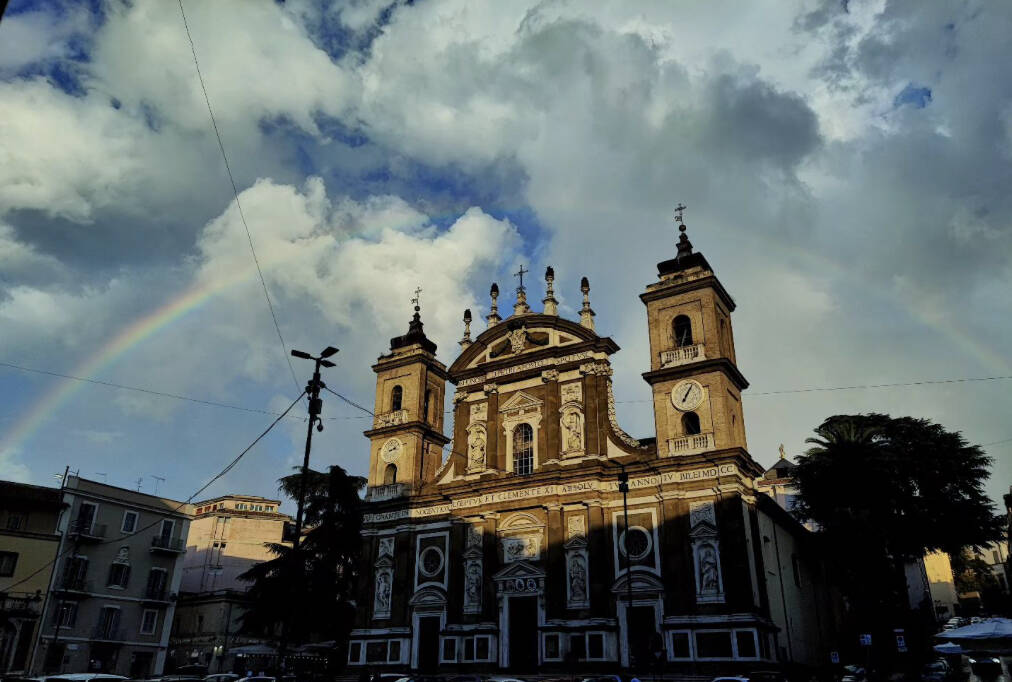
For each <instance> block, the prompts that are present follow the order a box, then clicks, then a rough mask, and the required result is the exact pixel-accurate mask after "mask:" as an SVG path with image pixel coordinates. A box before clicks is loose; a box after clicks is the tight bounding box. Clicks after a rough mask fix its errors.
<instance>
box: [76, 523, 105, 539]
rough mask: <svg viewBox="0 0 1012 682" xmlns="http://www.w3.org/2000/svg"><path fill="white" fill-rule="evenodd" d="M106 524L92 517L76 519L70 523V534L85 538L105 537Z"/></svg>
mask: <svg viewBox="0 0 1012 682" xmlns="http://www.w3.org/2000/svg"><path fill="white" fill-rule="evenodd" d="M105 531H106V526H105V524H104V523H95V522H94V521H93V520H91V519H74V520H73V521H71V523H70V534H71V535H80V536H81V537H85V538H104V537H105Z"/></svg>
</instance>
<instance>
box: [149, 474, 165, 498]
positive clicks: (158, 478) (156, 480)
mask: <svg viewBox="0 0 1012 682" xmlns="http://www.w3.org/2000/svg"><path fill="white" fill-rule="evenodd" d="M151 478H153V479H155V495H157V494H158V484H159V483H165V479H164V478H163V477H162V476H155V475H154V474H152V475H151Z"/></svg>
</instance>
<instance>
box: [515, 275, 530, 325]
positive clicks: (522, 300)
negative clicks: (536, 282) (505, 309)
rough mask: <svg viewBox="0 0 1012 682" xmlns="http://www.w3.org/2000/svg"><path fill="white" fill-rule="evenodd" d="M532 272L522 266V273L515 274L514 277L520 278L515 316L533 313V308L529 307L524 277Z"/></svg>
mask: <svg viewBox="0 0 1012 682" xmlns="http://www.w3.org/2000/svg"><path fill="white" fill-rule="evenodd" d="M528 272H530V270H524V266H523V265H521V266H520V272H517V273H514V277H519V278H520V285H519V286H518V287H517V302H516V303H514V304H513V314H514V315H526V314H527V313H529V312H531V307H530V306H529V305H527V287H525V286H524V275H526V274H527V273H528Z"/></svg>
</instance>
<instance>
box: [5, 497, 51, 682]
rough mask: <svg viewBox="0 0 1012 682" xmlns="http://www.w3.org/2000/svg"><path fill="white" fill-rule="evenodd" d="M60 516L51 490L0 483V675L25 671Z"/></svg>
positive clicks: (49, 576)
mask: <svg viewBox="0 0 1012 682" xmlns="http://www.w3.org/2000/svg"><path fill="white" fill-rule="evenodd" d="M62 510H63V499H62V496H61V494H60V491H59V490H57V489H56V488H46V487H43V486H37V485H27V484H24V483H14V482H13V481H0V673H7V674H17V673H24V672H25V671H26V670H27V666H28V660H29V657H30V655H31V649H32V644H33V642H34V641H35V637H36V630H37V628H38V624H39V615H40V614H41V613H42V608H43V604H44V603H45V601H46V598H47V596H48V594H49V583H50V580H51V578H52V573H53V571H52V561H53V559H54V558H55V556H56V548H57V545H58V544H59V542H60V535H59V533H58V532H57V526H58V524H59V519H60V514H61V512H62Z"/></svg>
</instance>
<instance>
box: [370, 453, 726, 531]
mask: <svg viewBox="0 0 1012 682" xmlns="http://www.w3.org/2000/svg"><path fill="white" fill-rule="evenodd" d="M737 471H738V469H737V467H735V466H734V465H733V464H721V465H720V466H715V467H708V468H706V469H691V470H689V471H670V472H666V473H663V474H655V475H653V476H642V477H640V478H631V479H629V488H630V489H631V490H638V489H641V488H652V487H657V486H659V485H665V484H668V483H688V482H691V481H701V480H706V479H710V478H717V477H719V476H731V475H734V474H735V473H737ZM597 491H600V492H617V491H618V482H617V481H580V482H578V483H561V484H556V483H553V484H552V485H542V486H535V487H533V488H520V489H518V490H504V491H501V492H497V493H488V494H485V495H477V496H475V497H462V498H458V499H455V500H453V501H451V502H449V503H446V504H436V505H432V506H429V507H411V508H409V509H398V510H397V511H391V512H383V513H381V514H365V515H364V516H363V518H362V522H363V523H382V522H384V521H396V520H398V519H407V518H412V519H425V518H430V517H433V516H444V515H446V514H449V513H451V512H453V511H455V510H457V509H469V508H471V507H480V506H484V505H490V504H496V503H498V502H512V501H515V500H526V499H529V498H538V497H551V496H557V495H574V494H578V493H587V492H597Z"/></svg>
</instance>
